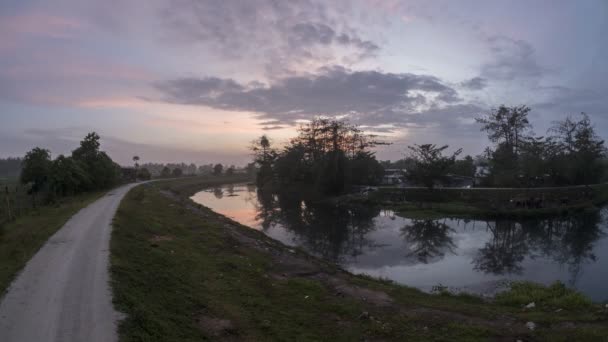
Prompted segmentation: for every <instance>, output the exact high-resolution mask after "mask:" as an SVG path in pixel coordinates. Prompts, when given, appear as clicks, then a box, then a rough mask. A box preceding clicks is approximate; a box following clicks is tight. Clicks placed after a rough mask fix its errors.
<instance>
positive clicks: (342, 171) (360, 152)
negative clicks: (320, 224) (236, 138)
mask: <svg viewBox="0 0 608 342" xmlns="http://www.w3.org/2000/svg"><path fill="white" fill-rule="evenodd" d="M379 144H384V143H383V142H380V141H378V140H376V137H375V136H374V135H369V134H364V133H363V132H362V131H361V130H360V129H359V128H358V127H357V126H355V125H351V124H349V123H348V122H346V121H341V120H335V119H327V118H315V119H313V120H312V121H310V122H308V123H306V124H302V125H301V126H300V127H299V128H298V136H296V137H295V138H294V139H292V140H291V141H290V143H289V144H288V145H287V146H286V147H285V148H284V149H283V150H282V151H281V152H276V151H274V150H273V149H271V148H270V143H269V140H268V139H267V138H266V137H265V136H263V137H261V138H260V140H259V141H258V142H257V145H254V146H256V149H254V152H258V153H257V154H254V156H255V161H256V163H257V164H258V165H259V166H260V170H259V172H258V177H257V180H258V185H266V184H268V183H274V184H275V185H276V186H275V188H280V189H281V190H286V189H292V190H293V188H294V187H295V188H300V190H306V191H310V192H314V193H317V194H322V195H339V194H342V193H344V192H345V191H348V189H349V187H350V186H351V185H353V184H362V183H364V182H365V183H368V182H369V183H368V184H374V183H376V182H377V179H378V174H379V170H380V169H381V168H382V166H381V165H380V164H379V163H378V162H377V161H376V158H375V156H374V154H373V153H372V152H370V151H369V150H370V149H371V148H373V147H375V146H377V145H379Z"/></svg>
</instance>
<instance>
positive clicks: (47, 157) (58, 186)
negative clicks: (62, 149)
mask: <svg viewBox="0 0 608 342" xmlns="http://www.w3.org/2000/svg"><path fill="white" fill-rule="evenodd" d="M99 146H100V144H99V135H97V134H96V133H94V132H93V133H89V134H87V136H86V137H85V138H84V139H83V140H82V141H81V142H80V146H79V147H78V148H76V149H75V150H74V151H72V155H71V156H68V157H66V156H64V155H59V156H58V157H57V158H55V159H54V160H53V159H51V152H50V151H49V150H47V149H44V148H40V147H36V148H34V149H32V150H31V151H29V152H28V153H26V155H25V157H24V158H23V163H22V167H23V169H22V171H21V176H20V182H21V183H22V184H26V185H29V186H30V192H31V193H32V194H33V195H34V196H35V195H37V194H40V193H43V194H44V195H46V196H45V197H46V198H45V199H47V200H52V199H54V198H55V197H62V196H68V195H75V194H79V193H83V192H89V191H95V190H103V189H108V188H110V187H112V186H114V185H116V184H118V183H119V182H120V181H121V169H120V166H119V165H118V164H116V163H115V162H114V161H112V159H111V158H110V157H109V156H108V155H107V154H106V153H105V152H103V151H100V150H99Z"/></svg>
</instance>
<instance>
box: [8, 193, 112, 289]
mask: <svg viewBox="0 0 608 342" xmlns="http://www.w3.org/2000/svg"><path fill="white" fill-rule="evenodd" d="M103 193H105V192H103ZM103 193H102V192H96V193H89V194H84V195H79V196H74V197H69V198H63V199H61V200H59V202H57V203H56V204H53V205H48V206H41V207H39V208H38V209H35V210H32V211H31V212H29V213H28V214H27V215H24V216H20V217H18V218H17V219H16V220H14V221H12V222H9V223H5V224H4V225H2V226H0V296H1V295H2V294H3V293H4V291H5V290H6V289H7V287H8V286H9V285H10V283H11V281H12V280H13V278H14V277H15V275H16V274H17V273H18V272H19V271H20V270H21V269H22V268H23V266H25V264H26V263H27V262H28V261H29V260H30V259H31V258H32V256H34V254H36V252H37V251H38V250H39V249H40V247H42V245H43V244H44V243H45V242H46V240H48V238H49V237H50V236H51V235H53V234H54V233H55V232H56V231H57V230H59V228H61V227H62V226H63V225H64V223H65V222H66V221H68V220H69V219H70V217H72V216H73V215H74V214H75V213H77V212H78V211H79V210H80V209H82V208H84V207H86V206H87V205H89V204H90V203H91V202H93V201H95V200H96V199H98V198H99V197H101V196H102V195H103Z"/></svg>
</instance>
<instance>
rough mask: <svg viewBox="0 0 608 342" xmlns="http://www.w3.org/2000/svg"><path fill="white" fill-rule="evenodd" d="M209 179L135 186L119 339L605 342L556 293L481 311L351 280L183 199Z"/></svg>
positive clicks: (118, 299) (122, 231)
mask: <svg viewBox="0 0 608 342" xmlns="http://www.w3.org/2000/svg"><path fill="white" fill-rule="evenodd" d="M225 181H227V180H225ZM218 182H222V179H209V178H207V179H205V178H196V179H189V180H178V181H171V182H162V183H151V184H146V185H143V186H139V187H137V188H135V189H133V190H132V191H131V192H130V193H129V194H128V195H127V196H126V197H125V199H124V200H123V202H122V203H121V206H120V208H119V211H118V213H117V216H116V218H115V222H114V231H113V236H112V243H111V255H112V257H111V263H112V266H111V270H112V284H113V291H114V301H115V305H116V306H117V308H118V310H120V311H122V312H123V313H125V314H126V315H127V318H126V319H125V320H124V321H123V322H122V323H121V325H120V328H119V333H120V336H121V339H122V341H203V340H220V341H222V340H226V341H274V340H280V341H281V340H282V341H360V340H395V341H431V340H434V341H476V340H482V341H483V340H504V341H515V340H517V339H521V340H525V341H536V340H546V341H575V340H576V341H606V336H608V313H607V312H606V310H605V309H604V308H602V307H601V306H599V305H595V304H592V303H591V302H589V301H588V300H587V299H585V298H584V297H583V296H581V295H579V294H577V293H575V292H572V291H570V290H567V289H566V288H564V287H563V286H554V287H551V288H544V287H540V286H536V285H531V284H520V285H517V286H515V287H514V288H513V290H511V291H510V292H507V293H505V294H503V295H501V296H499V297H498V298H497V299H496V300H495V301H494V302H492V303H489V302H486V301H484V300H482V299H480V298H476V297H472V296H467V295H459V296H455V295H450V294H447V293H440V294H437V295H429V294H425V293H422V292H420V291H418V290H415V289H412V288H409V287H405V286H399V285H395V284H392V283H390V282H387V281H378V280H373V279H369V278H366V277H361V276H354V275H351V274H349V273H347V272H345V271H343V270H341V269H339V268H338V267H336V266H334V265H330V264H327V263H325V262H323V261H320V260H318V259H316V258H313V257H311V256H309V255H307V254H305V253H303V252H301V251H298V250H293V249H289V248H287V247H285V246H283V245H281V244H280V243H279V242H276V241H274V240H272V239H270V238H268V237H266V236H265V235H264V234H262V233H261V232H258V231H255V230H253V229H249V228H247V227H244V226H241V225H239V224H237V223H235V222H233V221H231V220H229V219H227V218H225V217H223V216H221V215H219V214H216V213H214V212H212V211H211V210H209V209H207V208H204V207H202V206H200V205H197V204H195V203H193V202H191V201H190V200H188V199H187V196H189V195H191V194H193V193H194V192H196V191H197V190H200V189H202V188H203V187H207V186H212V185H215V184H217V183H218ZM171 190H173V191H175V192H172V191H171ZM530 302H535V303H536V307H535V308H534V309H529V310H526V309H523V306H524V305H526V304H528V303H530ZM558 310H559V311H558ZM528 321H533V322H534V323H535V324H536V325H537V327H536V329H535V330H534V331H532V330H530V329H529V328H527V327H526V326H525V324H526V322H528Z"/></svg>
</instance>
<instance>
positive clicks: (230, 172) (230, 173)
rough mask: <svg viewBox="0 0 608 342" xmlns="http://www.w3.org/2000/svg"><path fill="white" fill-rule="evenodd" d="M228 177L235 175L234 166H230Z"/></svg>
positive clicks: (227, 171) (227, 172)
mask: <svg viewBox="0 0 608 342" xmlns="http://www.w3.org/2000/svg"><path fill="white" fill-rule="evenodd" d="M226 175H227V176H232V175H234V165H230V167H229V168H228V169H227V170H226Z"/></svg>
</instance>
